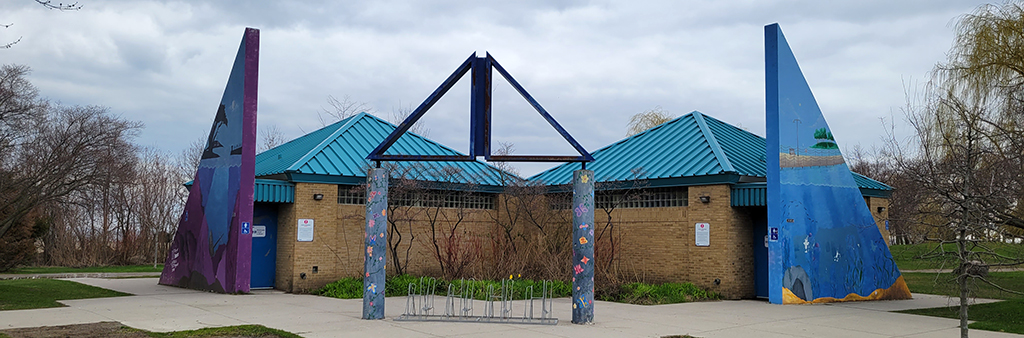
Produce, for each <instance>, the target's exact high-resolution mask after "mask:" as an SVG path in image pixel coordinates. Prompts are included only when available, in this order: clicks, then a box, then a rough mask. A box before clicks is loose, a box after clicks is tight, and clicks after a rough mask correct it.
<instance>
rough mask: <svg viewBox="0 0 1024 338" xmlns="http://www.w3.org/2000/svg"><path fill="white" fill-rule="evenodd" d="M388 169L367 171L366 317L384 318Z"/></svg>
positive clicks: (364, 305)
mask: <svg viewBox="0 0 1024 338" xmlns="http://www.w3.org/2000/svg"><path fill="white" fill-rule="evenodd" d="M387 212H388V172H387V170H385V169H381V168H372V169H370V170H369V171H368V172H367V175H366V233H364V234H363V238H364V240H365V244H366V245H365V246H366V250H365V251H364V252H363V256H364V262H365V263H364V266H363V271H364V274H363V319H384V278H385V269H384V267H385V266H386V265H387V255H386V252H387V245H386V243H387V241H388V239H387V228H388V215H387Z"/></svg>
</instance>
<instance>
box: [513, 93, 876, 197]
mask: <svg viewBox="0 0 1024 338" xmlns="http://www.w3.org/2000/svg"><path fill="white" fill-rule="evenodd" d="M701 124H703V127H702V126H701ZM716 148H717V149H716ZM592 154H593V155H594V162H591V163H588V164H587V169H591V170H594V176H596V177H597V180H598V182H615V181H628V180H635V179H647V180H654V179H668V178H685V177H699V176H710V175H716V174H722V173H725V172H726V171H727V169H726V168H730V167H731V168H732V170H733V171H734V172H735V173H736V174H738V175H740V176H748V177H762V178H763V177H765V176H766V174H767V170H766V166H765V139H764V137H761V136H758V135H755V134H753V133H750V132H748V131H746V130H743V129H740V128H737V127H735V126H733V125H730V124H728V123H725V122H722V121H720V120H718V119H715V118H713V117H710V116H707V115H703V114H701V113H700V112H696V111H694V112H691V113H689V114H686V115H683V116H681V117H678V118H676V119H674V120H672V121H669V122H665V123H663V124H661V125H659V126H657V127H654V128H651V129H648V130H646V131H644V132H642V133H639V134H636V135H633V136H630V137H627V138H624V139H622V140H619V141H617V142H615V143H612V144H610V145H608V146H606V147H604V148H601V149H599V150H597V151H595V152H593V153H592ZM579 168H580V167H579V165H578V164H575V163H566V164H562V165H559V166H556V167H554V168H551V169H548V170H547V171H544V172H542V173H540V174H537V175H534V176H533V177H531V178H530V180H535V181H540V182H544V183H545V184H555V185H562V184H568V183H569V181H570V180H571V179H572V172H573V171H574V170H576V169H579ZM854 178H855V180H856V181H857V185H858V186H860V187H861V188H863V189H869V190H873V191H889V190H892V188H891V187H889V186H887V185H885V184H883V183H881V182H878V181H875V180H872V179H870V178H867V177H865V176H863V175H860V174H856V173H855V174H854ZM751 203H753V202H751Z"/></svg>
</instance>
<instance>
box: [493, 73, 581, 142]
mask: <svg viewBox="0 0 1024 338" xmlns="http://www.w3.org/2000/svg"><path fill="white" fill-rule="evenodd" d="M487 59H489V60H491V65H492V66H494V69H496V70H498V73H499V74H501V76H502V77H504V78H505V80H506V81H508V83H509V84H510V85H512V88H515V89H516V91H517V92H519V95H522V96H523V98H524V99H526V102H529V103H530V105H531V106H533V109H536V110H537V112H538V113H540V115H541V116H543V117H544V119H545V120H547V121H548V124H550V125H551V127H553V128H555V130H556V131H558V134H559V135H562V138H564V139H565V141H567V142H569V144H570V145H572V147H573V148H575V149H576V151H577V152H579V153H580V155H582V159H583V160H582V161H571V162H592V161H594V157H593V156H590V153H589V152H587V150H586V149H583V146H581V145H580V144H579V142H576V139H574V138H573V137H572V135H569V132H567V131H565V128H562V126H561V125H560V124H558V121H555V119H554V118H553V117H551V114H548V111H547V110H545V109H544V107H541V105H540V103H538V102H537V100H534V99H533V96H530V93H527V92H526V89H524V88H523V86H522V85H520V84H519V82H518V81H516V79H515V78H513V77H512V75H511V74H509V73H508V72H507V71H505V68H504V67H502V66H501V64H500V63H498V60H495V59H494V57H493V56H491V53H487ZM492 157H493V156H492ZM488 159H490V158H488Z"/></svg>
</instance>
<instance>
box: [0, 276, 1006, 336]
mask: <svg viewBox="0 0 1024 338" xmlns="http://www.w3.org/2000/svg"><path fill="white" fill-rule="evenodd" d="M72 280H74V281H76V282H80V283H85V284H89V285H94V286H98V287H103V288H107V289H113V290H117V291H122V292H127V293H132V294H135V296H128V297H115V298H98V299H82V300H69V301H62V303H64V304H66V305H68V307H63V308H52V309H36V310H18V311H3V312H0V328H4V329H6V328H16V327H35V326H52V325H67V324H80V323H94V322H99V321H119V322H121V323H124V324H125V325H128V326H131V327H135V328H139V329H145V330H150V331H177V330H188V329H197V328H202V327H211V326H225V325H239V324H261V325H264V326H268V327H273V328H277V329H282V330H286V331H289V332H293V333H296V334H299V335H302V336H304V337H368V336H377V337H485V336H486V337H505V336H507V337H661V336H666V335H681V334H690V335H694V336H698V337H956V336H958V335H959V329H957V324H958V321H957V320H954V319H945V318H936V317H927V316H916V315H908V314H900V313H891V312H888V311H893V310H902V309H911V308H928V307H937V306H946V305H950V304H951V303H950V300H949V298H947V297H942V296H931V295H921V294H915V295H914V299H913V300H903V301H877V302H854V303H844V304H831V305H784V306H783V305H771V304H768V303H766V302H763V301H755V300H743V301H720V302H703V303H687V304H671V305H657V306H642V305H630V304H620V303H609V302H600V301H598V302H597V304H596V322H595V323H594V324H592V325H575V324H571V323H569V321H570V319H571V318H572V315H571V309H570V307H571V303H570V302H569V299H568V298H561V299H556V300H555V304H554V312H555V316H556V317H558V318H559V319H560V321H559V323H558V325H553V326H545V325H512V324H479V323H436V322H432V323H427V322H396V321H394V320H392V319H391V318H395V317H397V316H398V315H400V314H401V313H402V312H403V310H404V307H405V298H404V297H394V298H388V299H387V301H386V302H387V303H386V306H387V310H386V315H387V317H388V318H389V319H385V320H374V321H367V320H361V319H359V317H360V315H361V311H362V300H358V299H333V298H327V297H319V296H311V295H296V294H287V293H283V292H279V291H255V292H253V293H252V294H249V295H223V294H214V293H208V292H199V291H193V290H186V289H180V288H175V287H168V286H160V285H157V284H156V279H155V278H131V279H97V278H76V279H72ZM437 304H438V306H443V305H441V304H443V303H442V302H441V301H438V302H437ZM517 309H521V308H519V307H517ZM971 336H972V337H1022V336H1019V335H1011V334H1005V333H998V332H990V331H980V330H972V332H971Z"/></svg>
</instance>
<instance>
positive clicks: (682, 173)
mask: <svg viewBox="0 0 1024 338" xmlns="http://www.w3.org/2000/svg"><path fill="white" fill-rule="evenodd" d="M591 154H592V155H593V156H594V162H591V163H589V164H587V169H591V170H594V172H595V174H594V175H595V176H596V177H597V179H598V182H613V181H628V180H635V179H661V178H675V177H687V176H703V175H714V174H719V173H722V172H723V167H722V165H721V163H719V161H718V159H717V158H716V156H715V153H714V150H713V149H712V146H711V144H709V143H708V140H707V138H706V137H704V135H703V133H702V132H701V127H700V126H699V125H698V124H697V121H696V119H695V118H694V116H693V114H687V115H684V116H681V117H679V118H676V119H674V120H672V121H669V122H665V123H663V124H661V125H659V126H657V127H654V128H651V129H648V130H646V131H644V132H642V133H639V134H636V135H633V136H630V137H627V138H625V139H622V140H620V141H618V142H615V143H613V144H611V145H608V146H606V147H604V148H601V149H599V150H597V151H594V152H592V153H591ZM578 168H579V166H578V165H576V164H563V165H560V166H557V167H554V168H551V169H549V170H547V171H545V172H542V173H540V174H537V175H535V176H534V177H532V178H530V179H531V180H539V181H543V182H545V183H546V184H568V183H569V180H571V178H572V171H574V170H576V169H578Z"/></svg>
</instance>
